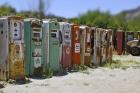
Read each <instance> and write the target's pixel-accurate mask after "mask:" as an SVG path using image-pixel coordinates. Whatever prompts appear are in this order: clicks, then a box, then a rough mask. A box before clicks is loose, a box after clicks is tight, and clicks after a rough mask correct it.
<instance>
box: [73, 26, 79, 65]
mask: <svg viewBox="0 0 140 93" xmlns="http://www.w3.org/2000/svg"><path fill="white" fill-rule="evenodd" d="M71 31H72V38H71V39H72V48H71V50H72V65H73V66H74V65H80V64H81V62H80V27H79V25H76V24H71Z"/></svg>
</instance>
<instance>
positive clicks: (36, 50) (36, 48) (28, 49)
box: [24, 18, 45, 77]
mask: <svg viewBox="0 0 140 93" xmlns="http://www.w3.org/2000/svg"><path fill="white" fill-rule="evenodd" d="M24 30H25V72H26V75H27V76H39V77H40V76H42V74H43V65H44V61H43V58H44V56H45V55H43V51H44V50H43V43H42V42H43V36H42V22H41V21H40V20H39V19H35V18H30V19H25V20H24Z"/></svg>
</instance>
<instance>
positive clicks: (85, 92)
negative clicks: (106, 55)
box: [0, 56, 140, 93]
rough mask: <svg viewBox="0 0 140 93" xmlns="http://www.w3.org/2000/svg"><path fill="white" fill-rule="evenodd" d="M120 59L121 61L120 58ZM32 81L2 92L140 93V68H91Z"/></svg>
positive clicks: (7, 87)
mask: <svg viewBox="0 0 140 93" xmlns="http://www.w3.org/2000/svg"><path fill="white" fill-rule="evenodd" d="M131 57H132V56H131ZM113 58H114V57H113ZM115 58H116V57H115ZM118 58H119V59H120V57H119V56H118ZM124 58H126V57H124ZM128 58H130V57H128ZM116 59H117V58H116ZM122 59H123V58H122ZM129 60H130V59H129ZM31 81H32V82H31V83H29V84H24V85H10V84H8V85H6V87H5V88H4V89H1V90H0V91H3V92H4V93H140V69H139V68H137V69H133V68H128V69H127V70H122V69H114V70H112V69H108V68H97V69H90V68H89V69H88V70H86V71H84V72H74V73H69V74H67V75H65V76H54V77H53V78H50V79H31ZM0 93H1V92H0Z"/></svg>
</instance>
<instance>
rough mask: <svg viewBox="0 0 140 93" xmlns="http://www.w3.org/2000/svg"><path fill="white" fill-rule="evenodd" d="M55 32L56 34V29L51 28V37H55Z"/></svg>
mask: <svg viewBox="0 0 140 93" xmlns="http://www.w3.org/2000/svg"><path fill="white" fill-rule="evenodd" d="M56 34H57V30H52V31H51V37H52V38H56V37H57V35H56Z"/></svg>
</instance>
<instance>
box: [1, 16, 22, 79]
mask: <svg viewBox="0 0 140 93" xmlns="http://www.w3.org/2000/svg"><path fill="white" fill-rule="evenodd" d="M0 21H1V22H2V23H3V28H2V27H0V29H3V30H1V31H3V34H1V35H2V37H1V38H0V43H2V45H1V47H0V51H2V52H1V53H2V54H1V53H0V58H1V60H0V64H1V65H0V74H1V75H0V79H1V80H5V79H8V78H11V79H23V78H24V47H23V43H24V40H23V33H24V32H23V22H22V19H21V18H19V17H6V18H2V19H0ZM3 54H4V55H3Z"/></svg>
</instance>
